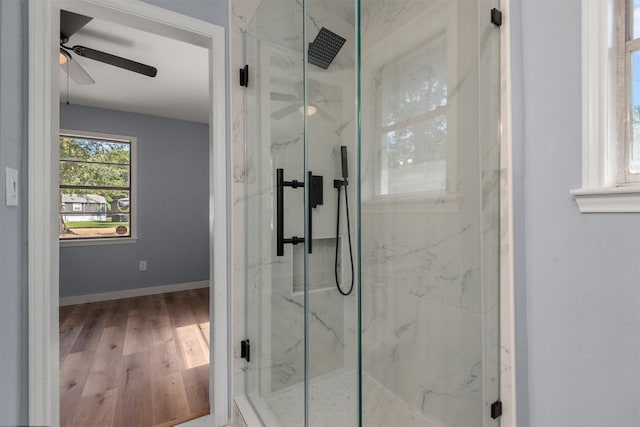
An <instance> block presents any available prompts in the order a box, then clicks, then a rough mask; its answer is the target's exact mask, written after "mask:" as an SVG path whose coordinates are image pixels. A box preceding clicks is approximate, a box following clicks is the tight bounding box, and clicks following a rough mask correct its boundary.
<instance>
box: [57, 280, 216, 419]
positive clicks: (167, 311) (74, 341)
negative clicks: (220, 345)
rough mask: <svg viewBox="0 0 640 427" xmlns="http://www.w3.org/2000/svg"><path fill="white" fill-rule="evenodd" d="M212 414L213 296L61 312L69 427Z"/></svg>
mask: <svg viewBox="0 0 640 427" xmlns="http://www.w3.org/2000/svg"><path fill="white" fill-rule="evenodd" d="M208 413H209V289H207V288H204V289H197V290H190V291H182V292H173V293H168V294H161V295H151V296H145V297H137V298H126V299H120V300H113V301H103V302H97V303H90V304H79V305H72V306H66V307H60V425H61V427H75V426H78V427H153V426H162V427H164V426H173V425H175V424H179V423H182V422H184V421H187V420H189V419H192V418H196V417H198V416H202V415H205V414H208Z"/></svg>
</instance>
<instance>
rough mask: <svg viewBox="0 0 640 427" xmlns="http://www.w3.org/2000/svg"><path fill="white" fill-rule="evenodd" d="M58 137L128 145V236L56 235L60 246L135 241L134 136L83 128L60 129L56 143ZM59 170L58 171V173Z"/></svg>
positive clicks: (136, 222)
mask: <svg viewBox="0 0 640 427" xmlns="http://www.w3.org/2000/svg"><path fill="white" fill-rule="evenodd" d="M60 137H69V138H84V139H94V140H99V141H107V142H109V141H110V142H120V143H122V142H124V143H128V144H129V145H130V159H129V162H130V165H129V170H130V176H129V233H130V235H129V236H126V237H121V236H110V237H93V238H83V239H64V238H61V237H59V236H58V241H59V243H60V247H68V246H99V245H114V244H131V243H136V242H137V240H138V193H137V187H138V180H137V169H138V147H137V145H138V140H137V138H136V137H134V136H127V135H115V134H108V133H102V132H89V131H83V130H71V129H60V133H59V135H58V143H59V141H60ZM60 161H61V160H58V168H59V167H60V166H59V165H60ZM59 174H60V172H59V171H58V175H59ZM58 187H59V186H58Z"/></svg>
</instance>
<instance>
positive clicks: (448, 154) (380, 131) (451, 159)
mask: <svg viewBox="0 0 640 427" xmlns="http://www.w3.org/2000/svg"><path fill="white" fill-rule="evenodd" d="M439 39H443V40H444V47H445V55H446V58H445V61H446V63H447V64H446V66H447V101H446V104H445V105H439V106H437V107H435V108H434V109H432V110H429V111H426V112H423V113H419V114H414V115H412V116H411V117H409V118H407V119H406V120H404V121H399V122H395V123H392V124H389V125H383V124H382V123H381V120H382V109H383V106H382V104H383V102H385V99H384V97H383V96H382V94H381V93H380V90H381V88H382V87H383V85H384V83H385V81H384V76H385V71H384V70H385V68H386V67H387V66H388V65H391V64H395V63H397V62H399V61H402V60H404V59H405V58H406V57H409V56H413V55H415V53H414V52H415V50H416V49H419V48H420V47H424V46H431V45H432V44H435V43H438V41H439ZM451 56H452V55H451V45H450V42H449V34H448V31H447V28H446V26H445V25H442V26H441V27H440V28H439V29H436V30H434V31H431V32H430V34H429V36H428V37H427V38H426V39H425V40H423V41H422V42H421V43H420V44H419V45H418V46H417V47H416V46H414V47H412V48H411V49H407V50H405V51H403V52H401V53H400V54H399V55H397V56H395V57H393V58H392V59H390V60H388V61H387V62H385V63H384V64H382V65H381V66H380V67H379V68H378V70H377V73H378V75H379V76H380V85H379V86H378V88H377V93H376V108H375V114H376V120H375V121H374V123H375V133H374V135H375V138H376V141H377V145H376V153H377V155H376V159H375V163H374V171H375V179H374V191H373V197H374V199H378V200H381V199H388V198H392V199H393V198H409V199H411V198H413V199H415V198H420V197H438V196H444V195H447V194H451V193H455V192H456V184H457V182H456V178H455V177H456V162H457V159H456V150H455V142H454V140H453V138H454V137H453V135H455V129H454V126H452V122H453V121H454V117H452V114H451V113H450V110H451V103H452V102H453V100H452V98H453V97H451V96H450V92H451V89H450V88H451V87H452V84H454V83H455V80H454V79H452V78H451V73H452V72H453V70H450V69H449V67H450V66H451V65H452V63H451V62H452V61H451ZM438 117H444V118H445V119H446V120H447V136H446V147H445V161H446V166H447V168H446V173H445V175H446V177H445V183H446V184H445V187H446V188H445V189H444V190H442V191H440V190H420V191H409V192H403V193H382V176H383V170H384V167H383V165H384V162H385V161H386V160H387V159H386V156H385V155H384V154H383V153H382V152H381V141H382V138H384V137H385V135H387V134H389V133H390V132H398V131H401V130H403V129H407V128H410V127H412V126H416V125H419V124H423V123H426V122H428V121H429V120H433V119H436V118H438ZM452 134H453V135H452Z"/></svg>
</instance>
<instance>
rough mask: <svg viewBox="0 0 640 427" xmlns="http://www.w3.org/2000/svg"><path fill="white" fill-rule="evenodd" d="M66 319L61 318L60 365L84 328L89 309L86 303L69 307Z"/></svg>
mask: <svg viewBox="0 0 640 427" xmlns="http://www.w3.org/2000/svg"><path fill="white" fill-rule="evenodd" d="M65 311H66V316H65V319H64V321H63V320H62V318H61V320H60V336H59V340H60V341H59V343H60V344H59V345H60V366H62V364H63V363H64V361H65V359H66V357H67V355H68V354H69V352H70V351H71V348H72V347H73V346H74V344H75V342H76V340H77V339H78V336H79V335H80V331H81V330H82V328H83V326H84V323H85V319H86V317H87V314H88V313H89V309H88V307H87V306H85V305H79V306H71V307H67V310H65Z"/></svg>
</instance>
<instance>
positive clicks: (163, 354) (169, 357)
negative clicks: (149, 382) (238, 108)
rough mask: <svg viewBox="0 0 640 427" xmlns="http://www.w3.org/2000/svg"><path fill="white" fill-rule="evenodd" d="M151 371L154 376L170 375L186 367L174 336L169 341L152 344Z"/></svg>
mask: <svg viewBox="0 0 640 427" xmlns="http://www.w3.org/2000/svg"><path fill="white" fill-rule="evenodd" d="M151 354H152V355H153V357H152V359H151V371H152V372H153V375H154V376H160V375H168V374H172V373H174V372H180V371H182V370H183V369H184V367H183V365H182V359H181V358H180V356H179V355H178V349H177V348H176V344H175V342H174V341H173V338H172V340H171V341H170V342H168V343H162V344H156V345H153V346H151Z"/></svg>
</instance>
